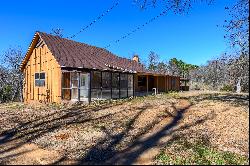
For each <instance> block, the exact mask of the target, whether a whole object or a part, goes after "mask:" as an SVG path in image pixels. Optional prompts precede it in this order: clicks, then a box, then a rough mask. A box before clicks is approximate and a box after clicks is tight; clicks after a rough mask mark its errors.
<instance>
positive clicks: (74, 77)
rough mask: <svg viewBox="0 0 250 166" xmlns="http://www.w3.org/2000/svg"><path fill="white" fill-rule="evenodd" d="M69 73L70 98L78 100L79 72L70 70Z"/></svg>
mask: <svg viewBox="0 0 250 166" xmlns="http://www.w3.org/2000/svg"><path fill="white" fill-rule="evenodd" d="M70 75H71V100H73V101H78V82H79V81H78V78H79V73H77V72H72V73H70Z"/></svg>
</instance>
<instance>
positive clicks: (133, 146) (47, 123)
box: [0, 103, 209, 164]
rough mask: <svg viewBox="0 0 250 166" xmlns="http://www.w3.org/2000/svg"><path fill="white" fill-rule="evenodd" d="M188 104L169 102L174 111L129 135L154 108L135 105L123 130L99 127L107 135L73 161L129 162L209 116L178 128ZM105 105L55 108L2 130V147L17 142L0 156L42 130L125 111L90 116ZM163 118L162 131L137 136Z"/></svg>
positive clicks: (29, 139)
mask: <svg viewBox="0 0 250 166" xmlns="http://www.w3.org/2000/svg"><path fill="white" fill-rule="evenodd" d="M112 106H113V105H112ZM112 106H110V107H112ZM158 106H159V105H158ZM191 106H192V105H188V106H186V107H185V108H182V109H178V108H176V107H175V104H174V103H172V108H174V112H175V114H173V113H170V112H168V111H166V114H165V115H164V116H162V117H161V118H158V119H157V120H154V121H153V122H151V123H150V124H147V125H145V126H144V127H143V128H141V129H140V131H139V132H138V133H136V134H135V135H133V136H131V135H129V132H130V131H131V130H133V129H134V124H135V122H136V120H137V119H138V117H140V115H142V113H143V112H145V111H146V110H149V109H151V108H152V107H155V106H152V105H150V104H146V105H143V106H136V107H135V108H133V109H137V110H138V112H137V113H136V114H135V115H134V116H133V118H131V119H130V121H129V122H128V124H127V125H126V127H125V129H124V130H122V131H121V132H119V133H113V132H112V129H107V128H105V126H104V127H102V128H101V130H102V131H103V132H105V133H106V135H107V136H106V137H105V138H103V139H101V140H100V141H98V142H97V143H96V144H95V145H94V146H93V147H91V148H90V149H89V150H88V151H87V154H86V155H82V159H80V160H79V161H78V162H77V163H76V164H117V163H118V164H133V163H134V162H135V161H136V160H137V159H138V157H139V156H140V155H141V154H143V153H144V152H145V151H147V150H149V149H150V148H152V147H154V146H157V145H158V143H159V140H160V139H161V138H163V137H165V136H169V135H172V134H174V133H175V132H177V131H180V130H186V129H188V128H190V127H192V126H195V125H199V124H201V123H204V122H205V121H206V120H207V119H209V116H207V117H203V118H201V119H199V120H197V121H195V122H193V123H190V124H185V125H182V126H180V127H178V124H179V123H180V121H181V120H182V119H183V116H184V114H185V112H186V111H187V110H188V109H189V108H190V107H191ZM105 108H109V107H106V106H104V107H99V108H89V109H80V108H79V109H78V108H77V109H74V108H73V109H67V110H59V111H57V112H55V113H52V114H50V115H47V116H43V117H39V118H36V119H34V120H30V121H28V122H23V123H20V124H19V125H18V126H17V127H16V128H13V129H10V130H5V131H3V132H2V133H1V134H0V146H2V147H3V146H4V145H5V144H7V143H9V142H11V141H17V140H18V143H17V144H15V145H14V146H8V147H6V148H1V149H0V155H1V154H3V153H6V152H10V151H11V150H14V149H17V148H18V147H20V146H22V145H24V144H25V143H31V142H32V141H33V140H35V139H37V138H39V137H42V136H43V135H45V134H46V133H49V132H53V131H55V130H57V129H60V128H62V127H65V126H67V125H71V124H80V123H82V124H83V123H87V122H95V121H99V120H103V119H105V118H112V116H115V115H116V114H119V113H121V112H124V111H125V110H124V109H121V110H119V111H116V112H114V113H108V114H106V115H102V116H99V117H95V116H93V112H98V111H101V110H102V109H105ZM166 117H170V118H171V121H170V122H169V123H168V124H166V125H165V126H164V127H163V129H162V130H160V131H158V132H157V133H155V134H153V135H151V136H150V137H148V138H147V139H144V140H141V139H140V138H141V136H143V135H145V134H147V132H149V130H150V129H152V128H153V127H154V126H155V125H157V124H159V123H160V121H161V120H162V119H163V118H166ZM128 137H131V138H130V139H129V141H128V142H127V141H126V139H127V138H128ZM170 141H171V140H170ZM120 144H124V145H125V147H126V148H125V149H120V148H119V146H120ZM17 155H18V154H17ZM67 155H68V154H67V153H65V154H63V156H62V157H61V158H60V159H59V160H57V161H55V162H54V163H53V164H60V163H64V162H65V161H67V160H68V158H67ZM10 158H11V156H10ZM0 161H1V158H0Z"/></svg>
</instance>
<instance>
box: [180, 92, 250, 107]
mask: <svg viewBox="0 0 250 166" xmlns="http://www.w3.org/2000/svg"><path fill="white" fill-rule="evenodd" d="M181 99H186V100H192V99H193V100H194V101H195V102H201V101H203V100H212V101H221V102H227V103H230V104H232V105H234V106H245V107H249V94H235V93H225V94H223V93H214V94H201V95H198V96H190V97H181Z"/></svg>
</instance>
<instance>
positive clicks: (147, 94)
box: [147, 75, 148, 95]
mask: <svg viewBox="0 0 250 166" xmlns="http://www.w3.org/2000/svg"><path fill="white" fill-rule="evenodd" d="M147 95H148V75H147Z"/></svg>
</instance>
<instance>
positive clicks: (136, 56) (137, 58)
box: [133, 55, 139, 63]
mask: <svg viewBox="0 0 250 166" xmlns="http://www.w3.org/2000/svg"><path fill="white" fill-rule="evenodd" d="M133 61H136V62H137V63H139V56H138V55H134V57H133Z"/></svg>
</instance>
